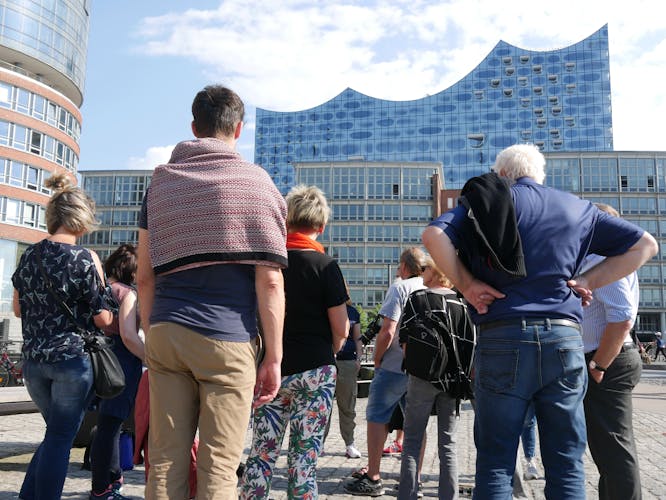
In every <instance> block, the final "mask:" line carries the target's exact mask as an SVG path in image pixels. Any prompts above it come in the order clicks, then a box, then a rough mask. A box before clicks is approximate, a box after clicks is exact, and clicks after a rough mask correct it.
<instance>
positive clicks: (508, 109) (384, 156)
mask: <svg viewBox="0 0 666 500" xmlns="http://www.w3.org/2000/svg"><path fill="white" fill-rule="evenodd" d="M472 63H473V62H472V61H470V65H471V64H472ZM522 142H530V143H534V144H536V145H538V146H539V147H540V148H541V150H542V151H544V152H556V151H612V149H613V129H612V115H611V87H610V66H609V55H608V27H607V26H603V27H602V28H601V29H599V30H598V31H597V32H596V33H593V34H592V35H590V36H589V37H587V38H586V39H584V40H582V41H580V42H578V43H575V44H573V45H571V46H569V47H565V48H561V49H557V50H549V51H533V50H528V49H523V48H520V47H515V46H513V45H510V44H508V43H506V42H503V41H500V42H499V43H498V44H497V45H496V46H495V47H494V48H493V49H492V51H491V52H490V53H489V54H488V55H487V56H486V57H485V58H484V59H483V60H482V61H481V62H480V63H479V64H478V65H477V66H476V68H474V69H473V70H472V71H471V72H470V73H469V74H467V75H466V76H464V77H463V78H462V79H461V80H460V81H458V82H457V83H456V84H454V85H452V86H451V87H449V88H447V89H445V90H442V91H441V92H439V93H437V94H434V95H429V96H426V97H423V98H421V99H416V100H412V101H386V100H382V99H376V98H373V97H369V96H366V95H363V94H361V93H359V92H357V91H355V90H353V89H350V88H348V89H346V90H344V91H343V92H342V93H340V94H339V95H338V96H336V97H334V98H332V99H331V100H330V101H327V102H325V103H322V104H320V105H319V106H316V107H314V108H311V109H306V110H302V111H293V112H280V111H270V110H266V109H260V108H257V116H256V136H255V150H254V161H255V162H256V163H258V164H259V165H261V166H262V167H263V168H264V169H265V170H266V171H267V172H268V173H269V174H270V175H271V177H272V178H273V181H274V182H275V184H276V185H277V186H278V188H279V189H280V190H281V191H282V192H283V193H286V192H287V191H288V190H289V188H290V187H291V186H292V185H293V184H294V182H295V181H296V174H295V168H294V167H295V165H296V164H300V163H304V162H319V161H321V162H334V161H336V162H337V161H347V160H350V159H358V158H361V159H363V160H364V161H391V162H415V161H418V162H420V161H426V162H438V163H441V164H442V165H443V166H444V167H443V168H444V178H443V183H444V184H445V185H446V186H447V187H448V188H451V189H460V188H461V187H462V186H463V184H464V183H465V181H466V180H467V179H469V178H470V177H473V176H475V175H478V174H481V173H483V172H487V171H488V170H489V168H490V166H491V165H492V164H493V163H494V161H495V157H496V155H497V153H498V152H499V151H501V150H502V149H504V148H505V147H507V146H511V145H512V144H516V143H522Z"/></svg>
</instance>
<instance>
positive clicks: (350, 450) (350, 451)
mask: <svg viewBox="0 0 666 500" xmlns="http://www.w3.org/2000/svg"><path fill="white" fill-rule="evenodd" d="M345 456H346V457H347V458H361V452H360V451H358V450H357V449H356V447H355V446H354V445H353V444H350V445H349V446H347V451H346V452H345Z"/></svg>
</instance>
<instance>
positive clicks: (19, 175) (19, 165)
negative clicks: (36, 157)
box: [0, 157, 51, 194]
mask: <svg viewBox="0 0 666 500" xmlns="http://www.w3.org/2000/svg"><path fill="white" fill-rule="evenodd" d="M50 175H51V172H49V171H47V170H44V169H41V168H37V167H34V166H32V165H29V164H27V163H23V162H20V161H16V160H10V159H9V158H1V157H0V183H1V184H8V185H10V186H16V187H19V188H24V189H29V190H31V191H37V192H40V193H44V194H50V193H51V190H50V189H48V188H47V187H46V186H44V181H45V180H46V179H48V178H49V177H50Z"/></svg>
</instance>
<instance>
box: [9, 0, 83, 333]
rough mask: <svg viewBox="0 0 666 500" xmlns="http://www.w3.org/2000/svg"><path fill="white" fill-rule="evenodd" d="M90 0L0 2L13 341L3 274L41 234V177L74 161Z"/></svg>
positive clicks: (69, 168)
mask: <svg viewBox="0 0 666 500" xmlns="http://www.w3.org/2000/svg"><path fill="white" fill-rule="evenodd" d="M88 4H89V0H57V1H55V0H16V1H12V0H7V1H1V2H0V114H1V115H2V119H0V149H2V154H0V259H2V260H1V261H0V320H2V319H9V321H10V325H11V326H10V332H12V333H11V335H12V336H13V337H12V339H11V340H12V341H16V343H17V345H18V344H20V338H21V335H20V326H19V325H20V321H19V320H17V319H16V318H14V315H13V314H11V312H10V305H11V299H12V287H11V283H10V281H8V280H9V279H10V278H11V275H12V273H13V271H14V269H15V267H16V259H17V258H18V257H19V256H20V255H21V253H22V252H23V249H24V248H25V247H26V245H28V244H31V243H34V242H36V241H39V240H41V239H42V238H44V237H45V236H46V220H45V208H44V207H45V206H46V204H47V203H48V200H49V196H50V194H51V193H50V191H49V189H47V188H46V187H45V185H44V181H45V180H46V179H48V178H49V177H50V176H51V175H52V174H53V173H65V172H69V173H71V174H74V175H75V174H76V171H77V168H78V161H79V148H78V141H79V138H80V135H81V114H80V112H79V106H80V105H81V103H82V101H83V87H84V77H85V68H86V53H87V50H88V28H89V10H88V7H89V5H88Z"/></svg>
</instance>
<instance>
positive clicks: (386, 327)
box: [374, 317, 397, 366]
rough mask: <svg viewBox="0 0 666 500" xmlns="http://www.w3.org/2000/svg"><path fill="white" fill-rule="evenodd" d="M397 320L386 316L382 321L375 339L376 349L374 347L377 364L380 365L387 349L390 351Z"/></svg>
mask: <svg viewBox="0 0 666 500" xmlns="http://www.w3.org/2000/svg"><path fill="white" fill-rule="evenodd" d="M396 325H397V322H395V321H393V320H391V319H389V318H386V317H385V318H384V319H383V321H382V327H381V329H380V330H379V333H378V334H377V338H376V339H375V349H374V361H375V366H379V364H380V363H381V362H382V358H383V357H384V354H385V353H386V351H388V348H389V346H390V345H391V342H392V341H393V335H395V326H396Z"/></svg>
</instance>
